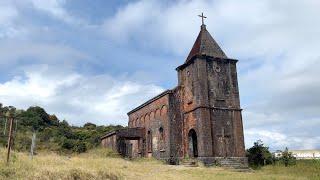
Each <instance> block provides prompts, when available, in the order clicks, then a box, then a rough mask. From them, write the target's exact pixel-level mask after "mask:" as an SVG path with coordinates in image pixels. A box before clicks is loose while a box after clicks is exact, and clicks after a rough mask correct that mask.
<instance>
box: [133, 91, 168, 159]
mask: <svg viewBox="0 0 320 180" xmlns="http://www.w3.org/2000/svg"><path fill="white" fill-rule="evenodd" d="M168 107H169V94H166V95H164V96H162V97H160V98H158V99H156V100H154V101H152V102H150V103H149V104H146V105H145V106H144V107H142V108H141V109H138V110H136V111H135V112H132V113H130V114H129V127H144V128H145V131H146V134H145V137H146V142H144V143H141V144H140V146H139V143H138V142H133V146H132V150H133V152H137V153H138V154H139V153H140V152H141V148H143V147H142V146H145V148H146V154H143V155H142V156H147V157H150V156H154V157H156V158H167V157H169V153H170V149H169V147H170V146H169V144H170V142H169V139H170V138H169V134H170V129H169V113H168ZM161 128H162V130H161ZM160 131H161V132H160ZM150 134H151V135H150Z"/></svg>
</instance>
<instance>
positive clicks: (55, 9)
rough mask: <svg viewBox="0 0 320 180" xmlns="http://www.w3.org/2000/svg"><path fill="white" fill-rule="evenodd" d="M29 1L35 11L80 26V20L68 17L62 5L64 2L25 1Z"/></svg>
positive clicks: (58, 0) (62, 0)
mask: <svg viewBox="0 0 320 180" xmlns="http://www.w3.org/2000/svg"><path fill="white" fill-rule="evenodd" d="M26 1H29V2H30V3H31V4H32V5H33V6H34V7H35V8H36V9H38V10H40V11H43V12H46V13H48V14H49V15H51V16H52V17H55V18H57V19H60V20H62V21H65V22H67V23H71V24H81V23H82V20H80V19H79V18H76V17H73V16H72V15H70V14H69V13H68V12H67V11H66V9H65V8H64V5H65V3H66V1H65V0H45V1H43V0H26Z"/></svg>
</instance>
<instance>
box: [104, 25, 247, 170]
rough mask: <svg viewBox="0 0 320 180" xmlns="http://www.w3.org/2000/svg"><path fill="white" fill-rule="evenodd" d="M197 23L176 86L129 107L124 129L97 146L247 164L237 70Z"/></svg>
mask: <svg viewBox="0 0 320 180" xmlns="http://www.w3.org/2000/svg"><path fill="white" fill-rule="evenodd" d="M236 63H237V60H235V59H230V58H228V57H227V56H226V55H225V53H224V52H223V51H222V50H221V48H220V47H219V45H218V44H217V42H216V41H215V40H214V39H213V38H212V36H211V35H210V33H209V32H208V31H207V29H206V25H204V24H202V26H201V30H200V33H199V35H198V37H197V39H196V41H195V43H194V45H193V47H192V49H191V51H190V53H189V55H188V57H187V58H186V60H185V62H184V63H183V64H182V65H180V66H179V67H177V68H176V70H177V72H178V86H176V87H175V88H174V89H171V90H167V91H165V92H163V93H161V94H159V95H158V96H156V97H154V98H152V99H150V100H148V101H147V102H145V103H143V104H141V105H140V106H138V107H136V108H135V109H133V110H131V111H130V112H128V116H129V122H128V128H125V129H121V130H117V131H113V132H110V133H108V134H106V135H105V136H103V137H102V138H101V141H102V146H104V147H109V148H112V149H114V150H116V151H118V152H119V153H120V154H122V155H124V156H128V157H155V158H157V159H163V160H167V161H168V162H169V163H172V164H179V161H180V160H181V159H184V158H196V159H197V160H199V161H203V162H204V163H206V164H212V163H217V162H218V163H219V162H220V161H221V160H222V159H226V158H227V159H235V160H237V161H238V162H241V163H244V164H245V163H246V158H245V147H244V136H243V124H242V115H241V110H242V109H241V108H240V101H239V88H238V80H237V70H236Z"/></svg>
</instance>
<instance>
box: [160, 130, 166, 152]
mask: <svg viewBox="0 0 320 180" xmlns="http://www.w3.org/2000/svg"><path fill="white" fill-rule="evenodd" d="M159 148H160V151H163V150H164V149H165V134H164V130H163V127H160V128H159Z"/></svg>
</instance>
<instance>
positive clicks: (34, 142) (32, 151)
mask: <svg viewBox="0 0 320 180" xmlns="http://www.w3.org/2000/svg"><path fill="white" fill-rule="evenodd" d="M35 146H36V132H35V131H33V135H32V143H31V148H30V159H33V154H34V148H35Z"/></svg>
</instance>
